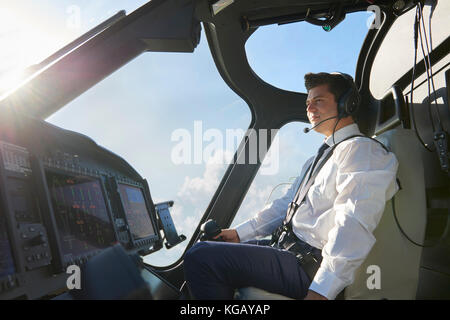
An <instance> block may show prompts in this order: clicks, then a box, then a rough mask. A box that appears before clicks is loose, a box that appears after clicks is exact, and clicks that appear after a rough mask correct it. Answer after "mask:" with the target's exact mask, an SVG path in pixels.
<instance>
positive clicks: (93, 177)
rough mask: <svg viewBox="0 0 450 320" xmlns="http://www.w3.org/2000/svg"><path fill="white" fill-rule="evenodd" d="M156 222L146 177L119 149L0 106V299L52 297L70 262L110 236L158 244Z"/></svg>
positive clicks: (135, 246) (149, 246)
mask: <svg viewBox="0 0 450 320" xmlns="http://www.w3.org/2000/svg"><path fill="white" fill-rule="evenodd" d="M166 207H167V206H166ZM165 209H166V210H165V211H167V208H165ZM159 223H160V222H159V218H158V214H157V207H155V204H154V203H153V201H152V198H151V194H150V189H149V185H148V183H147V181H146V180H145V179H144V178H142V177H141V176H140V175H139V174H138V173H137V172H136V171H135V170H134V169H133V168H132V167H131V166H130V165H129V164H128V163H127V162H126V161H125V160H124V159H122V158H121V157H120V156H118V155H116V154H114V153H112V152H110V151H109V150H106V149H105V148H103V147H101V146H99V145H97V144H96V143H95V142H94V141H93V140H92V139H90V138H89V137H87V136H84V135H82V134H79V133H76V132H72V131H68V130H64V129H61V128H59V127H56V126H53V125H51V124H49V123H47V122H45V121H42V120H39V119H35V118H30V117H27V116H25V115H23V114H19V113H16V112H13V111H3V112H2V116H1V119H0V299H39V298H46V297H49V298H51V297H55V296H57V295H58V294H60V293H63V292H65V291H67V286H66V280H67V277H68V274H67V272H66V271H67V269H68V267H69V266H74V265H75V266H79V267H81V266H83V265H84V264H85V263H86V262H87V261H89V259H91V258H92V257H94V256H96V255H97V254H98V253H100V252H101V251H102V250H104V249H105V248H109V247H112V246H115V245H117V244H119V245H121V247H123V249H124V250H125V251H126V252H127V253H130V254H134V253H145V254H149V253H151V252H154V251H156V250H159V249H161V248H162V241H163V238H162V236H161V234H160V232H159V230H160V227H159Z"/></svg>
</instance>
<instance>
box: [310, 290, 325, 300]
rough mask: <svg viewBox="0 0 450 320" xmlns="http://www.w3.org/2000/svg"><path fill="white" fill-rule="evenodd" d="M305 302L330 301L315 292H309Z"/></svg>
mask: <svg viewBox="0 0 450 320" xmlns="http://www.w3.org/2000/svg"><path fill="white" fill-rule="evenodd" d="M304 300H328V299H327V298H325V297H324V296H322V295H320V294H318V293H317V292H315V291H312V290H308V294H307V295H306V297H305V299H304Z"/></svg>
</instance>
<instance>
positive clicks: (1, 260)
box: [0, 212, 16, 279]
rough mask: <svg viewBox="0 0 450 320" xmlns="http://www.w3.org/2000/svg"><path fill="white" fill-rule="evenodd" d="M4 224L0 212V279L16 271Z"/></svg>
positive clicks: (3, 218)
mask: <svg viewBox="0 0 450 320" xmlns="http://www.w3.org/2000/svg"><path fill="white" fill-rule="evenodd" d="M5 222H6V221H5V217H3V216H2V215H1V212H0V279H1V278H3V277H6V276H8V275H10V274H14V273H15V271H16V270H15V267H14V260H13V257H12V253H11V246H10V243H9V239H8V234H7V233H6V225H5Z"/></svg>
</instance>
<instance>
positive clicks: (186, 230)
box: [48, 34, 251, 266]
mask: <svg viewBox="0 0 450 320" xmlns="http://www.w3.org/2000/svg"><path fill="white" fill-rule="evenodd" d="M201 39H202V40H201V42H200V44H199V46H198V47H197V48H196V50H195V52H194V53H192V54H188V53H154V52H149V53H144V54H143V55H141V56H139V57H138V58H136V59H135V60H133V61H131V62H130V63H128V64H127V65H125V66H124V67H122V68H121V69H120V70H118V71H117V72H115V73H114V74H112V75H111V76H109V77H108V78H107V79H105V80H103V81H102V82H100V83H98V84H97V85H96V86H95V87H93V88H92V89H90V90H89V91H87V92H86V93H84V94H83V95H81V96H80V97H78V98H77V99H76V100H74V101H72V102H71V103H69V104H68V105H66V106H65V107H64V108H63V109H61V110H60V111H58V112H57V113H56V114H54V115H53V116H51V117H50V118H49V119H48V121H49V122H51V123H52V124H55V125H58V126H60V127H63V128H66V129H70V130H73V131H76V132H80V133H83V134H85V135H87V136H89V137H91V138H92V139H94V140H95V141H96V142H97V143H98V144H99V145H101V146H103V147H105V148H107V149H109V150H111V151H113V152H114V153H116V154H117V155H119V156H121V157H123V158H124V159H125V160H126V161H127V162H128V163H130V164H131V165H132V166H133V167H134V169H135V170H136V171H137V172H138V173H139V174H140V175H141V176H142V177H144V178H145V179H147V181H148V184H149V187H150V192H151V196H152V198H153V202H154V203H160V202H165V201H169V200H173V201H174V205H173V207H172V208H171V214H172V218H173V220H174V224H175V227H176V229H177V231H178V234H183V235H185V236H186V237H187V240H185V241H184V242H182V243H180V244H179V245H177V246H175V247H173V248H171V249H170V250H167V249H166V248H165V247H164V248H163V249H161V250H160V251H158V252H156V253H153V254H150V255H148V256H146V258H145V261H146V262H147V263H149V264H151V265H156V266H167V265H169V264H171V263H174V262H175V261H177V260H178V259H179V258H180V257H181V255H182V253H183V252H184V250H185V247H186V245H187V244H188V242H189V239H190V237H191V235H192V234H193V232H194V230H195V228H196V227H197V225H198V223H199V221H200V218H201V217H202V215H203V213H204V212H205V210H206V208H207V206H208V204H209V201H210V200H211V198H212V196H213V194H214V192H215V191H216V189H217V187H218V185H219V183H220V181H221V179H222V176H223V174H224V172H225V170H226V168H227V167H228V164H229V163H230V161H231V159H232V156H233V154H234V152H235V151H236V150H237V147H238V145H239V143H240V140H241V139H242V137H243V136H244V133H245V130H246V129H247V128H248V126H249V124H250V121H251V113H250V109H249V108H248V106H247V105H246V103H245V102H244V101H243V100H242V99H240V98H239V97H238V96H237V95H236V94H235V93H233V92H232V91H231V90H230V89H229V87H228V86H227V85H226V84H225V82H224V81H223V80H222V78H221V77H220V75H219V73H218V72H217V69H216V66H215V64H214V61H213V59H212V56H211V54H210V52H209V47H208V45H207V41H206V37H205V35H204V34H202V38H201Z"/></svg>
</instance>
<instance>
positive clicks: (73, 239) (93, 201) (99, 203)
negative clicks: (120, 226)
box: [46, 172, 115, 262]
mask: <svg viewBox="0 0 450 320" xmlns="http://www.w3.org/2000/svg"><path fill="white" fill-rule="evenodd" d="M46 177H47V184H48V188H49V191H50V196H51V199H52V204H53V210H54V214H55V219H56V225H57V227H58V231H59V237H60V242H61V250H62V254H63V257H64V262H67V261H70V260H71V259H74V258H77V257H80V256H84V255H86V254H87V253H89V252H92V251H96V250H99V249H103V248H106V247H109V246H111V245H113V244H114V242H115V236H114V230H113V226H112V224H111V220H110V218H109V215H108V211H107V209H106V205H105V198H104V196H103V191H102V187H101V184H100V181H99V180H98V179H95V178H91V177H86V176H72V175H67V174H59V173H54V172H47V173H46Z"/></svg>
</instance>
